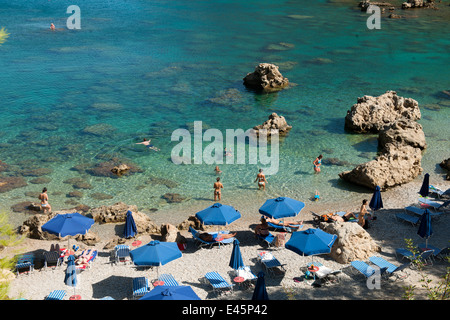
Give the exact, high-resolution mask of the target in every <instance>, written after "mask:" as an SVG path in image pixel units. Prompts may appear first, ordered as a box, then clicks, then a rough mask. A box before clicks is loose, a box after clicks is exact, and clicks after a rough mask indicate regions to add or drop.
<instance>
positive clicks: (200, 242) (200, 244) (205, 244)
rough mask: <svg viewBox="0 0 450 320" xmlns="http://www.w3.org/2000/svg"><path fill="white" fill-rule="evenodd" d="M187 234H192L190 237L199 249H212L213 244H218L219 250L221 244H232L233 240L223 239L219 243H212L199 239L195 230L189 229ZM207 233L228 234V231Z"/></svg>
mask: <svg viewBox="0 0 450 320" xmlns="http://www.w3.org/2000/svg"><path fill="white" fill-rule="evenodd" d="M189 232H190V233H191V234H192V237H193V238H194V240H195V242H196V244H197V246H198V247H199V248H203V247H209V248H212V247H213V246H214V245H215V244H218V245H219V248H220V246H221V245H222V244H230V243H233V241H234V239H235V238H234V237H233V238H228V239H223V240H220V241H216V240H214V241H205V240H203V239H201V238H200V236H199V235H200V233H199V232H198V231H197V230H195V229H194V228H192V227H189ZM209 233H210V234H212V235H216V234H218V233H229V231H220V232H209Z"/></svg>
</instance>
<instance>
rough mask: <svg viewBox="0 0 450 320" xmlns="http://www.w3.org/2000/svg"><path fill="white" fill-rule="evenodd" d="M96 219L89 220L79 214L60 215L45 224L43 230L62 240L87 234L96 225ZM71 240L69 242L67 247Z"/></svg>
mask: <svg viewBox="0 0 450 320" xmlns="http://www.w3.org/2000/svg"><path fill="white" fill-rule="evenodd" d="M94 222H95V221H94V219H91V218H88V217H85V216H83V215H82V214H79V213H78V212H74V213H66V214H58V215H56V216H55V217H54V218H52V219H50V220H49V221H47V223H45V224H44V225H43V226H42V227H41V229H42V231H46V232H48V233H51V234H56V235H58V236H60V237H62V238H64V237H66V236H76V235H78V234H85V233H86V232H88V230H89V229H90V228H91V226H92V225H93V224H94ZM69 241H70V239H68V240H67V247H68V248H70V245H69Z"/></svg>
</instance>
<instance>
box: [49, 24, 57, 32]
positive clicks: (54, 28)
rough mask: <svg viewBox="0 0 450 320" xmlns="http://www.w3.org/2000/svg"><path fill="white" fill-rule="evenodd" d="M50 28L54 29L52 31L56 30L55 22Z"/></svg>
mask: <svg viewBox="0 0 450 320" xmlns="http://www.w3.org/2000/svg"><path fill="white" fill-rule="evenodd" d="M50 30H52V31H55V30H56V27H55V25H54V24H53V23H51V24H50Z"/></svg>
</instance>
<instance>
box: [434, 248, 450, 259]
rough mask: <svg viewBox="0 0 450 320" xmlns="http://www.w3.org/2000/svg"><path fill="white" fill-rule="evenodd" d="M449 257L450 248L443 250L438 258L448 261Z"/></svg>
mask: <svg viewBox="0 0 450 320" xmlns="http://www.w3.org/2000/svg"><path fill="white" fill-rule="evenodd" d="M448 256H450V247H446V248H444V249H442V250H441V251H440V252H439V254H438V255H437V256H436V257H437V258H439V259H440V260H446V259H447V257H448Z"/></svg>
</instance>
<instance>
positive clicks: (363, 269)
mask: <svg viewBox="0 0 450 320" xmlns="http://www.w3.org/2000/svg"><path fill="white" fill-rule="evenodd" d="M350 265H351V266H352V267H353V268H354V269H355V270H357V271H358V272H359V273H360V274H362V275H364V276H365V277H366V278H369V277H371V276H372V275H373V274H374V273H375V272H376V270H375V269H374V268H373V267H371V266H370V265H368V264H367V263H365V262H364V261H360V260H355V261H352V262H351V263H350Z"/></svg>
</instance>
